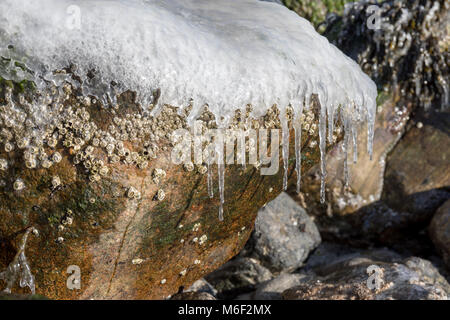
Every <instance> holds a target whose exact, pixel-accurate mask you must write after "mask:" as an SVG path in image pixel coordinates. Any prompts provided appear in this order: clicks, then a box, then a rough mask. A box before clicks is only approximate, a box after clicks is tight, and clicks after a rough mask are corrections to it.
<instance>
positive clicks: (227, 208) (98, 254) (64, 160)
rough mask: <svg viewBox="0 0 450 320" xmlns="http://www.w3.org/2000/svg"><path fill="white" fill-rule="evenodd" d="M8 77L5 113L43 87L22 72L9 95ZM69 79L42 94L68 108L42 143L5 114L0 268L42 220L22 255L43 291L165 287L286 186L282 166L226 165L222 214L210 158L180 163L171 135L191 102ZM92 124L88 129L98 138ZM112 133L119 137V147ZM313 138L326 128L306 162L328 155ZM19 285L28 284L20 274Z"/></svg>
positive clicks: (120, 293)
mask: <svg viewBox="0 0 450 320" xmlns="http://www.w3.org/2000/svg"><path fill="white" fill-rule="evenodd" d="M8 85H10V84H8V83H6V84H5V83H2V86H1V91H0V105H1V108H0V115H1V116H2V120H4V119H7V117H8V113H7V112H8V111H7V110H11V108H13V105H14V107H16V108H22V109H24V110H26V108H27V105H28V103H29V102H28V101H29V100H28V97H30V96H33V95H35V94H36V93H34V92H33V91H30V92H26V95H25V100H24V99H22V98H20V97H19V96H17V94H18V93H19V92H20V91H21V88H18V87H17V85H14V83H13V84H12V86H13V89H14V92H13V95H12V96H11V97H10V95H9V90H11V89H8ZM64 90H65V93H66V94H65V95H64V98H63V99H61V98H59V99H61V100H58V101H57V102H58V104H55V103H53V101H52V100H51V99H50V100H47V101H44V102H43V103H48V105H46V107H48V108H56V107H58V108H61V109H58V110H57V112H59V114H62V115H63V117H62V118H61V119H62V120H61V122H58V123H57V124H55V127H54V128H55V129H54V130H51V131H49V132H44V133H43V136H42V141H43V144H42V148H38V150H34V149H30V148H31V147H30V146H26V147H25V148H24V149H21V148H22V147H23V144H22V143H25V142H24V141H19V137H18V136H17V135H15V134H12V136H10V134H11V130H9V127H8V123H5V122H4V121H3V122H1V123H0V129H1V132H2V145H1V149H0V159H4V160H5V161H6V164H4V163H3V162H2V164H1V165H2V170H0V182H1V183H0V239H1V241H0V270H5V269H7V266H8V265H9V264H10V263H11V262H12V261H13V260H14V259H15V256H16V254H17V253H18V250H19V247H20V245H21V239H22V238H23V237H22V236H23V234H24V232H25V231H26V230H29V228H31V227H33V228H34V229H35V230H36V232H35V233H33V234H30V236H29V237H28V242H27V243H26V246H25V249H24V251H23V252H24V254H25V255H26V258H27V266H26V265H25V264H23V266H22V267H23V268H24V269H26V270H28V269H27V268H29V270H30V273H31V274H32V275H34V280H35V281H34V282H35V286H36V293H38V294H41V295H45V296H47V297H49V298H52V299H92V298H93V299H148V298H157V299H162V298H166V297H167V296H169V295H172V294H174V293H176V292H178V289H179V288H180V287H184V288H188V287H189V286H190V285H191V284H192V283H193V282H194V281H195V280H197V279H199V278H202V277H203V276H204V275H206V274H208V273H210V272H212V271H213V270H215V269H217V268H218V267H219V266H221V265H222V264H224V263H225V262H226V261H228V260H229V259H231V258H232V257H233V256H234V255H236V254H237V253H238V252H239V251H240V250H241V248H242V247H243V246H244V244H245V243H246V242H247V240H248V238H249V236H250V234H251V232H252V230H253V226H254V221H255V218H256V215H257V212H258V209H259V208H260V207H262V206H263V205H264V204H266V203H267V202H269V201H270V200H272V199H273V198H275V197H276V196H277V195H278V194H279V193H280V192H281V190H282V183H283V177H282V176H283V172H282V170H279V171H278V172H277V173H276V174H275V175H268V176H263V175H260V168H261V166H253V165H247V166H245V167H242V166H240V165H239V166H238V165H230V166H227V167H226V171H225V192H224V194H225V203H224V212H225V214H224V221H223V222H220V221H219V219H218V209H219V205H220V200H219V196H218V193H219V192H218V186H217V184H216V183H214V194H215V195H216V196H215V197H213V198H210V197H209V195H208V187H207V185H208V184H207V176H208V174H207V170H206V168H205V166H194V167H191V166H182V165H176V164H174V163H173V161H172V158H171V151H172V149H173V145H172V143H171V141H170V139H169V138H168V136H169V135H170V133H171V132H172V131H173V130H174V129H175V128H176V127H183V126H185V114H181V115H179V114H178V113H177V112H176V111H174V108H172V107H170V106H166V108H165V109H164V110H163V111H162V112H161V113H160V114H159V115H157V116H156V117H152V116H150V115H148V114H146V113H143V112H142V110H141V109H140V108H139V106H138V105H136V104H135V103H134V94H133V93H132V92H126V93H124V94H123V95H122V96H121V97H119V100H118V106H117V108H105V107H103V106H102V104H101V103H100V102H99V101H97V100H96V99H93V97H84V96H82V95H81V94H80V92H78V91H75V90H73V91H72V90H71V88H70V86H66V87H65V89H64ZM52 103H53V104H52ZM275 118H276V119H277V117H276V115H274V114H268V115H267V116H266V117H265V118H264V119H260V120H259V121H260V123H262V124H263V125H264V123H273V124H274V125H275V126H277V125H279V122H277V121H278V120H276V119H275ZM201 119H203V120H204V122H210V121H211V115H210V114H208V113H207V112H206V113H205V114H204V116H203V117H202V118H201ZM273 119H275V120H273ZM317 119H318V117H317V116H316V117H315V118H314V120H313V122H314V123H316V125H317V122H318V120H317ZM212 121H213V120H212ZM277 123H278V124H277ZM83 128H84V129H83ZM8 130H9V131H8ZM83 130H90V133H89V134H90V135H92V136H90V137H89V138H90V139H86V138H87V137H86V135H87V132H84V131H83ZM149 132H150V133H149ZM83 135H85V136H84V137H83ZM111 136H113V137H117V138H118V139H119V140H118V141H117V142H116V143H115V144H114V145H113V146H112V147H111V148H110V146H109V143H108V141H109V139H110V138H108V137H111ZM293 136H294V135H293V132H292V134H291V137H292V138H291V143H290V153H291V154H294V143H293V140H294V139H293ZM312 139H316V140H317V139H318V134H317V132H316V133H315V134H314V135H313V136H308V135H306V134H305V135H304V137H303V140H302V145H303V146H304V147H303V148H302V156H303V157H305V158H307V159H308V161H304V164H303V170H307V169H309V168H310V167H311V166H312V165H314V164H315V163H317V162H318V160H319V158H320V156H319V154H320V153H319V149H318V147H317V145H316V146H315V147H309V145H308V143H309V141H310V140H312ZM11 146H13V147H14V148H13V149H12V150H11ZM5 147H6V148H5ZM108 150H109V151H108ZM25 151H28V152H25ZM30 152H31V153H32V154H31V155H30V154H29V153H30ZM35 152H37V154H35ZM280 154H281V152H280ZM27 159H28V160H29V159H32V160H33V161H28V162H27ZM34 161H36V162H34ZM294 167H295V163H292V162H291V163H289V170H288V173H289V177H290V179H295V171H294ZM280 168H282V165H281V164H280ZM216 170H217V169H216V166H214V171H213V172H212V174H213V178H214V180H215V181H217V180H216V179H215V177H216V174H215V172H216ZM78 270H79V276H80V279H79V280H80V281H79V282H76V281H74V280H77V279H76V278H77V276H78V272H77V271H78ZM15 276H16V275H15ZM69 282H70V286H69V287H71V288H72V289H69V287H68V283H69ZM78 284H80V285H81V286H80V289H77V288H78ZM0 286H2V287H4V286H5V284H4V283H3V282H0ZM10 289H12V291H13V292H18V293H20V292H23V293H27V291H26V289H21V288H19V285H18V282H14V283H13V285H12V287H11V288H10Z"/></svg>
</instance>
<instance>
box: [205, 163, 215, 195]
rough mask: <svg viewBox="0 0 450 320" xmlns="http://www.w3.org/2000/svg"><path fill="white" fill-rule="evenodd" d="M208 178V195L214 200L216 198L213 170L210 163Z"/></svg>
mask: <svg viewBox="0 0 450 320" xmlns="http://www.w3.org/2000/svg"><path fill="white" fill-rule="evenodd" d="M207 165H208V177H207V181H208V195H209V197H210V198H211V199H212V198H213V197H214V188H213V187H214V186H213V180H212V172H211V171H212V169H211V164H209V162H208V164H207Z"/></svg>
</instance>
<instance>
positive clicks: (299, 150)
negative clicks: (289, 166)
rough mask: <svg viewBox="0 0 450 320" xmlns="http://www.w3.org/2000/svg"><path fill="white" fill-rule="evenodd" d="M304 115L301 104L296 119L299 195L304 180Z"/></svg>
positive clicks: (296, 162) (296, 166)
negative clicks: (302, 119)
mask: <svg viewBox="0 0 450 320" xmlns="http://www.w3.org/2000/svg"><path fill="white" fill-rule="evenodd" d="M302 113H303V105H302V104H300V110H299V112H298V114H297V115H296V117H295V119H294V130H295V171H296V172H297V193H300V186H301V179H302V121H301V118H302Z"/></svg>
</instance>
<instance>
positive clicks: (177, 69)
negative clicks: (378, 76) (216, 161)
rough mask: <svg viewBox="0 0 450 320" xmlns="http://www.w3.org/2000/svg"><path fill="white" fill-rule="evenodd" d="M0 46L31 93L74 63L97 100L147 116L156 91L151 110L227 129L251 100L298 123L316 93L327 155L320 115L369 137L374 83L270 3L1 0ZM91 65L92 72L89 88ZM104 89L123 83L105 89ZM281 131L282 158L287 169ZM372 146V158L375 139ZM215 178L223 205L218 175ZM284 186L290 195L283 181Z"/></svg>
mask: <svg viewBox="0 0 450 320" xmlns="http://www.w3.org/2000/svg"><path fill="white" fill-rule="evenodd" d="M2 39H3V40H2ZM5 41H6V42H5ZM0 43H6V45H9V44H11V45H13V46H14V49H13V50H11V49H7V48H6V46H4V47H0V55H1V56H3V57H11V58H13V59H16V60H20V61H24V62H25V63H26V65H27V67H28V68H29V69H31V70H33V71H34V72H35V77H34V80H35V81H37V84H38V86H44V85H45V83H44V81H40V80H39V77H40V76H41V77H43V78H44V79H47V80H53V81H55V82H56V83H57V84H58V81H61V80H64V79H59V80H58V79H57V78H56V77H55V76H53V75H52V73H51V72H52V71H53V70H55V69H61V68H65V67H68V66H69V65H70V64H74V65H76V66H77V70H76V74H77V75H79V76H80V77H81V79H82V80H83V81H84V84H83V85H82V88H83V91H84V93H85V94H93V95H96V96H98V97H99V98H101V99H105V97H106V95H108V96H109V99H111V100H112V101H113V102H114V99H115V97H114V96H115V93H120V92H122V91H124V90H127V89H131V90H135V91H136V92H137V93H138V98H139V101H140V102H141V104H142V106H143V108H146V107H147V105H148V104H149V103H150V102H151V101H153V97H152V93H153V92H155V89H160V97H159V99H158V103H157V105H156V108H154V109H153V112H158V110H159V109H160V107H161V106H162V105H163V104H171V105H175V106H179V107H182V108H183V107H186V106H188V105H189V104H192V105H193V109H192V111H191V113H190V115H189V119H190V120H192V121H193V120H194V119H195V118H196V116H198V114H199V113H200V111H201V110H202V107H203V106H204V105H205V104H207V105H208V107H209V110H210V111H211V112H213V113H214V115H215V116H216V120H217V121H218V122H219V126H222V127H224V126H226V125H227V123H228V121H229V120H230V119H231V118H232V117H233V116H234V111H235V110H236V109H244V108H245V107H246V105H248V104H251V105H252V106H253V114H252V116H254V117H259V116H262V115H264V114H265V113H266V112H267V110H268V109H269V108H270V107H271V106H273V105H277V106H278V107H279V108H280V111H281V114H282V122H283V118H284V113H285V108H286V107H287V106H288V105H291V106H292V107H293V108H294V113H296V115H297V116H298V113H299V110H301V108H302V106H303V104H305V108H308V107H309V101H310V98H311V95H312V94H317V95H318V97H319V100H320V104H321V108H322V112H321V113H320V114H321V117H320V120H321V123H320V139H321V142H320V144H319V145H320V149H321V154H322V159H324V152H325V150H324V149H325V144H326V143H325V140H326V138H327V134H326V123H327V119H326V118H327V117H328V126H329V128H330V129H332V128H333V122H334V119H336V118H337V117H336V115H337V114H339V115H340V117H341V119H345V120H346V122H347V123H349V125H348V129H349V130H350V132H349V133H347V134H352V132H354V133H356V131H353V129H352V128H353V127H354V126H355V124H356V123H358V122H361V121H364V120H367V122H368V127H369V137H370V138H371V137H372V136H373V122H374V114H375V109H376V102H375V99H376V96H377V89H376V86H375V84H374V82H373V81H372V80H371V79H370V78H369V77H368V76H367V75H365V74H364V73H363V72H362V71H361V69H360V68H359V66H358V65H357V64H356V63H355V62H354V61H353V60H351V59H350V58H348V57H347V56H345V55H344V54H343V53H342V52H340V51H339V50H338V49H337V48H336V47H335V46H333V45H332V44H330V43H329V42H328V40H327V39H326V38H324V37H322V36H321V35H319V34H318V33H317V32H316V31H315V29H314V28H313V27H312V25H311V24H310V23H309V22H308V21H307V20H305V19H303V18H301V17H299V16H298V15H297V14H296V13H294V12H292V11H290V10H288V9H287V8H285V7H283V6H281V5H279V4H277V3H271V2H265V1H257V0H109V1H105V0H103V1H101V0H89V1H87V0H86V1H84V0H78V1H74V0H71V1H68V0H39V1H35V0H0ZM24 57H27V58H26V60H24ZM93 68H95V70H96V76H95V77H94V78H93V79H90V80H88V78H87V77H86V75H87V74H88V71H90V70H91V69H93ZM0 75H1V76H3V77H8V75H7V74H6V73H3V74H0ZM71 81H72V82H73V80H71ZM111 82H116V83H118V84H117V85H115V86H114V88H112V87H111V85H110V84H111ZM338 110H339V111H338ZM338 112H339V113H338ZM40 113H41V114H42V113H45V110H41V111H40ZM285 124H286V123H285V122H283V129H284V132H285V133H284V135H283V142H285V144H283V145H284V148H283V152H282V154H283V158H284V168H285V170H287V165H288V156H289V155H288V153H289V152H288V142H286V141H288V135H287V133H286V130H287V129H286V125H285ZM299 128H300V126H299V125H297V127H296V130H297V129H298V130H297V131H298V136H297V139H296V140H297V141H296V148H297V151H298V152H296V158H297V163H298V164H299V163H300V159H299V155H300V147H299V146H298V145H297V144H298V143H300V142H299V141H298V140H299V135H300V132H299V130H300V129H299ZM329 133H330V135H329V137H330V138H331V130H330V132H329ZM368 148H369V152H371V139H369V142H368ZM355 150H356V149H355ZM220 167H221V170H223V166H220ZM321 167H322V168H323V169H324V168H325V165H324V163H322V165H321ZM297 170H298V171H300V166H299V165H297ZM208 172H209V171H208ZM322 173H323V174H322V176H324V175H325V172H324V171H323V172H322ZM209 175H210V173H209ZM219 176H220V178H221V179H219V180H220V181H221V186H220V194H221V198H222V200H221V203H222V202H223V189H224V188H223V185H222V183H223V173H219ZM284 180H285V181H284V187H286V183H287V182H286V180H287V174H286V173H285V174H284ZM208 182H209V183H212V181H210V179H208ZM298 183H300V180H298ZM211 192H212V190H211Z"/></svg>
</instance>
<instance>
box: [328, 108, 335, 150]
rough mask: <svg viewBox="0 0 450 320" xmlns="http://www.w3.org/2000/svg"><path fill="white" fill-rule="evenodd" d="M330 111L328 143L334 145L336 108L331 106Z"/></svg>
mask: <svg viewBox="0 0 450 320" xmlns="http://www.w3.org/2000/svg"><path fill="white" fill-rule="evenodd" d="M327 110H328V142H329V143H333V132H334V107H333V105H330V107H329V108H327Z"/></svg>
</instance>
